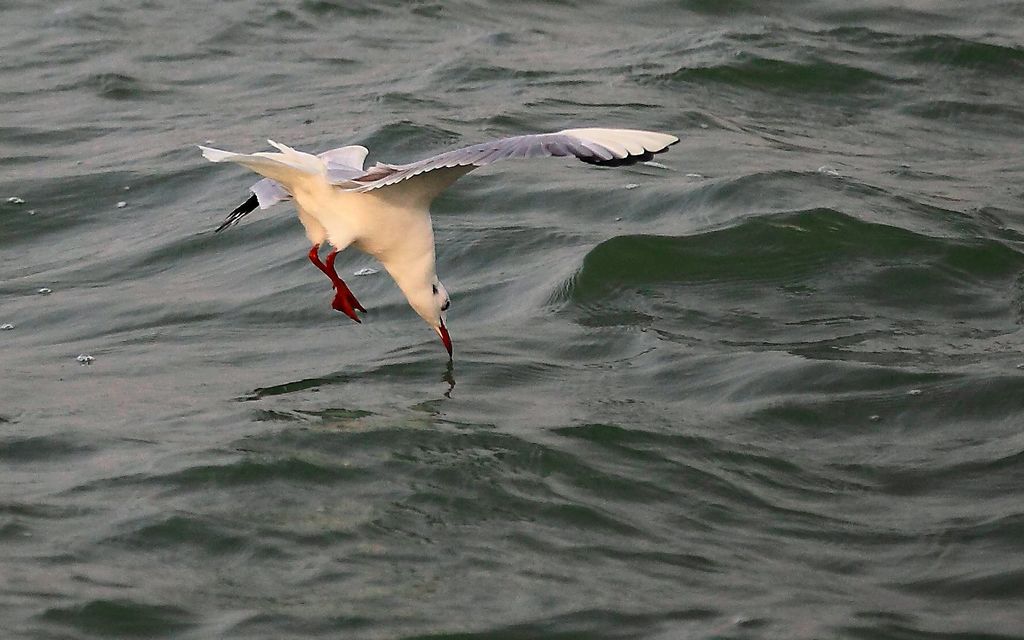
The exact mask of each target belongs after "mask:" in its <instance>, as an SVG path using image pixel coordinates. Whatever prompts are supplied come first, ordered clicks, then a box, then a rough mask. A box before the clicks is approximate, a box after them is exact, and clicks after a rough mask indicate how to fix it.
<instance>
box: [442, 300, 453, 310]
mask: <svg viewBox="0 0 1024 640" xmlns="http://www.w3.org/2000/svg"><path fill="white" fill-rule="evenodd" d="M450 306H452V301H451V299H450V298H449V299H448V300H445V301H444V304H443V305H441V311H447V310H448V307H450Z"/></svg>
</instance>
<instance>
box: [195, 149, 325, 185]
mask: <svg viewBox="0 0 1024 640" xmlns="http://www.w3.org/2000/svg"><path fill="white" fill-rule="evenodd" d="M267 142H269V143H270V145H271V146H273V147H275V148H276V149H277V150H278V151H277V152H268V151H261V152H259V153H251V154H250V153H233V152H231V151H223V150H221V149H213V148H211V147H204V146H202V145H199V149H200V150H202V152H203V157H204V158H206V159H207V160H209V161H210V162H234V163H237V164H240V165H242V166H244V167H247V168H249V169H251V170H253V171H255V172H256V173H258V174H260V175H261V176H264V177H267V178H270V179H271V180H276V181H277V182H280V183H281V184H283V185H285V186H288V185H291V184H293V183H295V182H296V181H298V180H300V179H301V178H303V177H308V176H314V175H323V174H324V172H325V171H326V168H325V167H324V163H323V161H322V160H321V159H320V158H317V157H316V156H314V155H311V154H308V153H303V152H301V151H296V150H295V149H292V148H291V147H289V146H286V145H283V144H278V143H277V142H274V141H273V140H267Z"/></svg>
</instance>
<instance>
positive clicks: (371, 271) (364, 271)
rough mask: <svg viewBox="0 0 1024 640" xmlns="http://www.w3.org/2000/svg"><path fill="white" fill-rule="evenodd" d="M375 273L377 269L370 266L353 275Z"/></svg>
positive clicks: (370, 274)
mask: <svg viewBox="0 0 1024 640" xmlns="http://www.w3.org/2000/svg"><path fill="white" fill-rule="evenodd" d="M375 273H377V270H376V269H371V268H370V267H363V268H362V269H360V270H359V271H355V272H353V273H352V275H354V276H372V275H373V274H375Z"/></svg>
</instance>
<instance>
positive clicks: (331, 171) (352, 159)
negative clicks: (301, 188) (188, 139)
mask: <svg viewBox="0 0 1024 640" xmlns="http://www.w3.org/2000/svg"><path fill="white" fill-rule="evenodd" d="M206 151H207V150H206V149H204V154H205V152H206ZM213 151H217V150H213ZM225 153H226V152H225ZM367 153H368V152H367V150H366V147H361V146H359V145H351V146H347V147H340V148H338V149H331V150H329V151H324V152H323V153H321V154H319V155H318V156H317V157H318V158H320V160H321V161H322V162H323V163H324V172H325V173H326V174H327V178H328V180H331V181H332V182H334V181H338V182H341V181H345V180H347V179H348V178H351V177H353V176H358V175H362V174H363V162H364V161H365V160H366V154H367ZM207 157H209V156H207ZM214 157H215V158H217V160H214V161H215V162H217V161H219V160H220V158H221V157H222V156H219V155H217V154H216V153H215V154H214ZM249 191H251V192H252V195H250V196H249V197H248V198H247V199H246V201H245V202H243V203H242V204H240V205H238V207H236V208H235V210H234V211H232V212H231V213H229V214H228V216H227V217H226V218H225V219H224V222H222V223H221V225H220V226H219V227H217V229H216V230H215V233H216V232H220V231H223V230H225V229H227V228H228V227H232V226H234V225H236V224H238V222H239V221H240V220H241V219H242V218H244V217H245V216H247V215H248V214H250V213H252V212H253V211H255V210H256V209H257V208H260V209H266V208H268V207H271V206H273V205H275V204H277V203H279V202H287V201H288V200H291V199H292V194H290V193H288V190H287V189H285V188H284V186H283V185H282V184H281V183H280V182H278V181H276V180H271V179H270V178H264V179H262V180H260V181H259V182H257V183H256V184H254V185H252V186H251V187H249Z"/></svg>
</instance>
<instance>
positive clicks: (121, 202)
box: [117, 200, 128, 209]
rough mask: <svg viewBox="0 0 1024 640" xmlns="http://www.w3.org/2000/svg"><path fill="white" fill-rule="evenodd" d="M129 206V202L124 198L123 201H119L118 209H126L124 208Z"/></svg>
mask: <svg viewBox="0 0 1024 640" xmlns="http://www.w3.org/2000/svg"><path fill="white" fill-rule="evenodd" d="M127 206H128V203H127V202H125V201H124V200H122V201H120V202H118V203H117V208H118V209H124V208H125V207H127Z"/></svg>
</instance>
